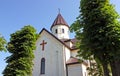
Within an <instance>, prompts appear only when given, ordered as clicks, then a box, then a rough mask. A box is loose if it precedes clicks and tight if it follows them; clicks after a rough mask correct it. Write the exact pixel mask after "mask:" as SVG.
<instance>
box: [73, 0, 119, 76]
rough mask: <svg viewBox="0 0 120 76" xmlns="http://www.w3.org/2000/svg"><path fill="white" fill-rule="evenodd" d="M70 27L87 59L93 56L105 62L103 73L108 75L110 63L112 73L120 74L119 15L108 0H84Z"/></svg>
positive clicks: (82, 54) (102, 63)
mask: <svg viewBox="0 0 120 76" xmlns="http://www.w3.org/2000/svg"><path fill="white" fill-rule="evenodd" d="M71 30H72V31H74V32H75V33H76V37H77V39H79V40H81V41H80V42H79V43H78V47H79V48H80V51H79V56H82V57H83V58H85V59H89V57H91V56H93V57H94V59H95V60H97V61H98V62H99V64H101V65H102V66H103V70H104V76H109V68H108V65H109V64H110V63H111V65H110V67H111V69H112V74H113V76H120V74H118V73H120V70H119V68H120V57H119V56H120V46H119V45H120V22H119V15H118V13H117V12H116V11H115V9H114V6H113V5H112V4H110V1H109V0H81V1H80V15H79V17H78V18H77V20H76V21H75V22H74V23H73V24H72V26H71ZM116 65H119V68H118V67H117V66H116ZM113 68H114V70H113ZM114 74H116V75H114Z"/></svg>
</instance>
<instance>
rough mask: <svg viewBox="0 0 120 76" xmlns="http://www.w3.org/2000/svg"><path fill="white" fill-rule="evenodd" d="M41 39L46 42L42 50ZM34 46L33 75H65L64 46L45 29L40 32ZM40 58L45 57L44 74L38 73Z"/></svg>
mask: <svg viewBox="0 0 120 76" xmlns="http://www.w3.org/2000/svg"><path fill="white" fill-rule="evenodd" d="M43 40H45V42H47V44H46V45H45V50H44V51H42V50H41V49H42V47H41V46H40V43H42V41H43ZM36 46H37V49H36V50H35V59H34V67H33V76H66V68H65V57H64V55H63V54H64V51H63V49H64V48H63V47H64V46H63V45H62V44H61V43H60V42H58V41H57V40H56V39H55V38H53V37H52V36H50V35H49V34H48V33H47V32H46V31H43V32H42V33H41V35H40V38H39V39H38V41H37V43H36ZM42 58H45V74H41V73H40V72H41V71H40V68H41V59H42Z"/></svg>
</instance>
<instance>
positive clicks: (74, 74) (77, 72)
mask: <svg viewBox="0 0 120 76" xmlns="http://www.w3.org/2000/svg"><path fill="white" fill-rule="evenodd" d="M68 76H83V73H82V65H81V64H72V65H68Z"/></svg>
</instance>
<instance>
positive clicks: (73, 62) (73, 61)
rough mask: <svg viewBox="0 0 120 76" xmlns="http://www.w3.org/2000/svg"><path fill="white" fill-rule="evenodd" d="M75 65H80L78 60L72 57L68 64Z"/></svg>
mask: <svg viewBox="0 0 120 76" xmlns="http://www.w3.org/2000/svg"><path fill="white" fill-rule="evenodd" d="M75 63H79V61H78V59H77V58H74V57H71V58H70V59H69V60H68V61H67V62H66V64H75Z"/></svg>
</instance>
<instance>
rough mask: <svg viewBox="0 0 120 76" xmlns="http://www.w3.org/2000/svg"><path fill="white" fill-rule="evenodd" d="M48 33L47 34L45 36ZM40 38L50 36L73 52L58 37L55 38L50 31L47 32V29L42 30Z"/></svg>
mask: <svg viewBox="0 0 120 76" xmlns="http://www.w3.org/2000/svg"><path fill="white" fill-rule="evenodd" d="M45 33H46V34H45ZM39 34H40V37H42V36H43V35H48V36H50V37H51V38H52V39H53V40H55V41H57V42H58V43H60V44H62V45H64V46H65V47H67V48H68V49H69V50H71V48H70V47H69V46H68V45H66V44H65V43H64V42H63V41H61V40H60V39H58V38H57V37H56V36H54V35H53V34H52V33H50V32H49V31H47V30H46V29H45V28H43V29H42V31H41V32H40V33H39Z"/></svg>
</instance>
